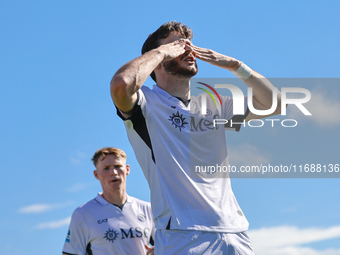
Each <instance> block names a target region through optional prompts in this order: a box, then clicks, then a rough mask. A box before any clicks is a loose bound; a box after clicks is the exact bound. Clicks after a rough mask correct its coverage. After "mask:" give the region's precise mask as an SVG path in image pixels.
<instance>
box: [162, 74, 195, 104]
mask: <svg viewBox="0 0 340 255" xmlns="http://www.w3.org/2000/svg"><path fill="white" fill-rule="evenodd" d="M157 85H158V86H159V87H160V88H162V89H164V90H165V91H166V92H168V93H169V94H170V95H172V96H174V97H180V98H182V99H184V100H188V99H190V78H181V77H175V76H170V75H168V76H166V77H163V79H157Z"/></svg>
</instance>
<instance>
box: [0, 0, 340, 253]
mask: <svg viewBox="0 0 340 255" xmlns="http://www.w3.org/2000/svg"><path fill="white" fill-rule="evenodd" d="M339 10H340V2H338V1H331V0H329V1H290V0H288V1H256V2H255V1H249V0H246V1H209V2H206V1H204V2H203V1H177V0H176V1H166V2H161V1H147V2H143V1H128V2H121V1H107V0H105V1H75V0H74V1H70V0H69V1H66V0H60V1H9V0H3V1H1V2H0V12H1V15H0V24H1V25H0V38H1V40H0V72H1V75H0V81H1V90H2V92H1V94H0V107H1V108H0V109H1V143H0V144H1V147H0V158H1V172H2V173H3V174H4V175H3V178H1V181H0V187H1V194H2V199H1V200H2V206H1V219H0V228H1V232H0V233H1V234H0V238H1V240H2V245H1V247H0V253H1V254H12V255H19V254H20V255H21V254H61V251H62V246H63V243H64V241H65V237H66V232H67V226H68V222H69V217H70V216H71V213H72V212H73V210H74V209H75V208H76V207H77V206H79V205H81V204H83V203H85V202H87V201H88V200H90V199H92V198H94V197H95V196H96V194H97V192H99V191H101V187H100V184H99V182H98V181H97V180H96V179H95V178H94V177H93V174H92V170H93V168H94V167H93V165H92V163H91V161H90V158H91V157H92V155H93V153H94V151H95V150H96V149H100V148H102V147H104V146H116V147H120V148H122V149H123V150H125V151H126V152H127V154H128V163H129V164H130V165H131V169H132V171H131V175H130V176H129V177H128V184H127V185H128V193H129V194H130V195H132V196H135V197H138V198H140V199H143V200H149V189H148V186H147V183H146V181H145V180H144V176H143V174H142V171H141V170H140V168H139V166H138V164H137V162H136V160H135V158H134V154H133V151H132V149H131V147H130V145H129V143H128V140H127V137H126V133H125V129H124V125H123V123H122V121H121V120H120V119H119V118H118V117H117V116H116V114H115V109H114V106H113V104H112V102H111V98H110V93H109V82H110V79H111V77H112V76H113V74H114V73H115V71H116V70H117V69H118V68H119V67H120V66H121V65H122V64H124V63H126V62H127V61H129V60H131V59H133V58H135V57H137V56H138V55H139V54H140V49H141V45H142V43H143V42H144V40H145V39H146V37H147V35H148V34H149V33H151V32H153V31H154V30H156V29H157V28H158V27H159V26H160V25H161V24H163V23H165V22H167V21H170V20H177V21H181V22H183V23H185V24H187V25H188V26H190V27H191V28H192V29H193V31H194V39H193V43H194V44H196V45H198V46H201V47H204V48H211V49H213V50H215V51H218V52H220V53H223V54H226V55H230V56H233V57H235V58H237V59H240V60H242V61H244V62H245V63H246V64H247V65H249V66H250V67H252V68H253V69H255V70H257V71H259V72H260V73H262V74H263V75H265V76H266V77H270V78H339V76H340V73H339V66H340V51H339V48H338V44H339V41H340V38H339V37H340V36H339V32H338V30H339V27H340V17H339ZM198 65H199V73H198V75H197V76H196V77H197V78H214V77H220V78H228V77H229V78H230V77H233V75H232V74H231V73H229V72H228V71H226V70H222V69H219V68H217V67H214V66H210V65H208V64H206V63H203V62H201V61H199V62H198ZM285 81H286V80H285ZM301 81H302V82H301V83H299V82H296V80H295V81H294V82H293V81H292V84H293V85H291V84H282V83H281V84H280V85H278V86H279V87H281V86H282V87H289V86H294V87H295V86H296V87H304V88H306V89H308V90H310V91H311V93H312V101H311V102H310V103H309V104H308V105H307V108H309V109H310V110H311V112H312V114H313V116H312V117H305V116H303V115H302V114H300V113H299V111H298V110H297V109H295V107H291V108H289V109H288V116H287V118H294V119H296V120H297V121H298V123H299V124H298V126H297V127H295V128H290V129H289V128H288V129H287V128H282V127H280V126H275V127H274V128H270V127H268V126H265V127H263V128H249V127H245V128H243V129H242V130H241V132H240V133H233V132H229V133H228V138H227V139H228V145H229V150H230V163H234V164H236V165H237V164H244V162H246V163H248V164H260V163H265V164H272V165H280V164H286V165H290V164H297V165H298V164H312V163H313V164H339V163H340V159H339V142H340V136H339V132H338V130H339V127H340V104H339V97H340V86H339V85H340V84H339V81H338V80H335V81H334V82H333V83H330V82H329V79H328V80H327V81H328V82H325V80H323V79H320V80H319V81H317V82H306V80H301ZM313 81H314V80H313ZM278 82H279V81H278ZM287 83H290V82H287ZM337 84H338V85H337ZM146 85H147V86H152V85H153V83H152V81H151V80H150V79H148V80H147V82H146ZM243 86H244V87H242V89H243V90H245V88H246V86H245V85H243ZM280 118H281V119H283V118H284V117H283V116H280ZM240 154H242V155H244V154H246V155H247V157H244V156H240ZM339 175H340V173H339ZM304 177H309V176H308V175H305V176H304ZM339 183H340V179H338V178H328V179H321V178H314V179H311V178H256V179H254V178H247V179H233V180H232V185H233V190H234V192H235V194H236V197H237V199H238V201H239V203H240V205H241V207H242V209H243V211H244V213H245V214H246V216H247V218H248V220H249V222H250V231H249V233H250V235H251V237H252V239H253V243H254V247H255V249H256V250H255V251H257V254H260V255H267V254H268V255H269V254H274V255H283V254H285V255H293V254H303V255H307V254H308V255H310V254H312V255H324V254H327V255H329V254H331V255H339V254H340V216H339V211H340V203H339V195H340V185H339Z"/></svg>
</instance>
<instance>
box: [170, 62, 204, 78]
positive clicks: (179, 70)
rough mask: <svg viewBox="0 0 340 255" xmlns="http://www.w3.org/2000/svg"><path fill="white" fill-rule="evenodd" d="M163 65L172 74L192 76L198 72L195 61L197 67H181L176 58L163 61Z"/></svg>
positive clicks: (185, 76)
mask: <svg viewBox="0 0 340 255" xmlns="http://www.w3.org/2000/svg"><path fill="white" fill-rule="evenodd" d="M163 67H164V70H165V72H166V73H168V74H169V75H172V76H177V77H182V78H183V77H184V78H191V77H193V76H195V75H196V74H197V71H198V69H197V63H196V62H195V68H193V67H187V68H184V67H181V66H180V65H179V63H178V62H177V61H176V60H170V61H167V62H164V63H163Z"/></svg>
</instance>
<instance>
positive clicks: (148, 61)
mask: <svg viewBox="0 0 340 255" xmlns="http://www.w3.org/2000/svg"><path fill="white" fill-rule="evenodd" d="M162 61H163V54H162V53H161V52H160V51H159V50H158V49H154V50H151V51H149V52H147V53H145V54H143V55H142V56H140V57H138V58H135V59H134V60H131V61H130V62H128V63H126V64H125V65H123V66H122V67H121V68H120V69H119V70H118V71H117V72H116V74H115V75H114V76H113V78H112V82H111V85H113V86H114V85H115V81H116V80H123V81H124V83H125V85H126V87H127V90H128V91H130V92H131V94H133V93H135V92H136V91H137V90H138V89H140V87H141V86H142V85H143V83H144V82H145V80H146V79H147V78H148V76H149V75H150V74H151V73H152V71H153V70H154V69H155V68H156V67H157V66H158V65H159V64H160V63H161V62H162Z"/></svg>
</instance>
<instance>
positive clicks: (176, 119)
mask: <svg viewBox="0 0 340 255" xmlns="http://www.w3.org/2000/svg"><path fill="white" fill-rule="evenodd" d="M169 117H170V119H168V120H170V121H171V122H172V123H171V124H172V125H174V126H175V128H178V129H179V131H182V128H185V126H184V125H186V124H188V122H186V121H185V118H184V117H183V114H179V112H178V111H177V113H176V114H174V113H173V114H172V116H169Z"/></svg>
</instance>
